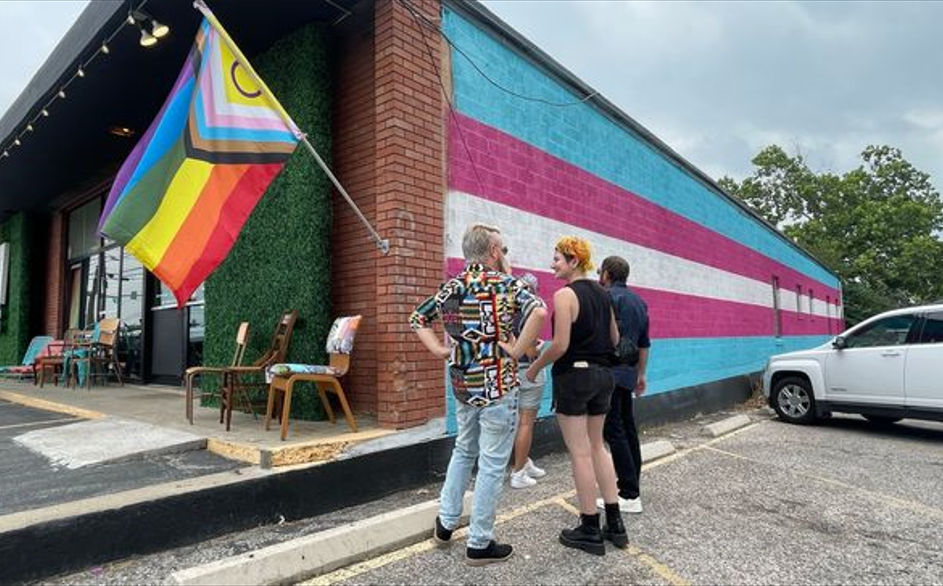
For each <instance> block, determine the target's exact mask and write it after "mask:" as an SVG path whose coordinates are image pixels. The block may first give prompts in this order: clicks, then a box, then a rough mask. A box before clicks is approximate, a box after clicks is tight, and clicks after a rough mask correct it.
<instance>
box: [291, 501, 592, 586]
mask: <svg viewBox="0 0 943 586" xmlns="http://www.w3.org/2000/svg"><path fill="white" fill-rule="evenodd" d="M573 496H576V491H575V490H568V491H566V492H562V493H560V494H556V495H553V496H552V497H549V498H545V499H542V500H539V501H536V502H533V503H530V504H528V505H525V506H523V507H518V508H516V509H513V510H511V511H508V512H506V513H501V514H498V516H497V517H496V519H495V525H500V524H502V523H507V522H508V521H511V520H512V519H516V518H518V517H520V516H521V515H526V514H527V513H530V512H533V511H536V510H537V509H540V508H543V507H547V506H550V505H553V504H555V501H556V499H561V500H562V499H565V498H569V497H573ZM467 535H468V527H462V528H461V529H456V530H455V532H454V533H453V534H452V540H453V541H458V540H461V539H464V538H465V537H466V536H467ZM429 536H430V537H429V539H426V540H424V541H420V542H419V543H416V544H414V545H410V546H408V547H405V548H403V549H398V550H396V551H392V552H390V553H387V554H383V555H381V556H378V557H375V558H372V559H369V560H366V561H363V562H360V563H358V564H354V565H352V566H347V567H346V568H341V569H339V570H335V571H333V572H330V573H328V574H323V575H321V576H316V577H314V578H312V579H310V580H306V581H304V582H301V583H300V584H303V585H304V586H327V585H329V584H334V583H336V582H341V581H343V580H349V579H351V578H354V577H356V576H359V575H360V574H363V573H365V572H369V571H371V570H376V569H379V568H382V567H383V566H386V565H389V564H392V563H394V562H398V561H402V560H404V559H407V558H410V557H412V556H414V555H418V554H420V553H424V552H427V551H431V550H433V549H435V547H436V546H435V543H434V542H433V541H432V526H431V525H430V526H429Z"/></svg>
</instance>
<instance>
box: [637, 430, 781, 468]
mask: <svg viewBox="0 0 943 586" xmlns="http://www.w3.org/2000/svg"><path fill="white" fill-rule="evenodd" d="M765 423H767V422H766V421H759V422H757V423H751V424H750V425H747V426H746V427H741V428H740V429H736V430H734V431H731V432H730V433H728V434H725V435H722V436H720V437H718V438H714V439H712V440H710V441H707V442H704V443H703V444H699V445H696V446H694V447H691V448H684V449H681V450H678V451H677V452H675V453H674V454H671V455H670V456H665V457H664V458H658V459H657V460H655V461H654V462H649V463H647V464H642V471H643V472H644V471H646V470H651V469H652V468H656V467H658V466H663V465H665V464H670V463H671V462H674V461H675V460H680V459H681V458H684V457H685V456H689V455H691V454H693V453H694V452H697V451H699V450H705V449H708V448H710V447H711V446H713V445H714V444H716V443H720V442H722V441H724V440H727V439H730V438H732V437H734V436H736V435H740V434H741V433H745V432H747V431H749V430H751V429H755V428H756V427H758V426H760V425H763V424H765Z"/></svg>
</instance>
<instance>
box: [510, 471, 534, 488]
mask: <svg viewBox="0 0 943 586" xmlns="http://www.w3.org/2000/svg"><path fill="white" fill-rule="evenodd" d="M536 485H537V481H536V480H534V479H533V478H531V477H530V476H528V475H527V468H521V469H520V470H518V471H517V472H511V488H530V487H532V486H536Z"/></svg>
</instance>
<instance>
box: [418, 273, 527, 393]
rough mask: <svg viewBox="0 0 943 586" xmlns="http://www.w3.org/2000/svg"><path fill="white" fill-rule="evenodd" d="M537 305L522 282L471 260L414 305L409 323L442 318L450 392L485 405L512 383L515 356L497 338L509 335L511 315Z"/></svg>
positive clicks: (508, 389) (524, 313)
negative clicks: (447, 342)
mask: <svg viewBox="0 0 943 586" xmlns="http://www.w3.org/2000/svg"><path fill="white" fill-rule="evenodd" d="M538 307H544V302H543V301H541V299H540V297H537V296H536V295H534V294H533V293H531V292H530V291H529V290H528V289H527V286H526V284H525V283H523V282H522V281H520V280H518V279H515V278H514V277H512V276H510V275H507V274H505V273H501V272H498V271H493V270H490V269H487V268H485V267H484V266H482V265H481V264H477V263H470V264H469V265H468V266H466V267H465V270H464V271H462V272H461V273H459V274H458V275H456V276H455V277H454V278H452V279H449V280H448V281H446V282H445V283H443V284H442V285H441V286H440V287H439V291H438V292H437V293H436V294H435V295H433V296H432V297H429V298H428V299H426V300H425V301H423V302H422V303H420V304H419V305H418V306H417V307H416V310H415V311H413V313H412V315H410V316H409V325H410V327H412V328H413V329H414V330H418V329H420V328H427V327H430V324H431V323H432V322H433V321H435V320H436V319H439V318H441V319H442V323H443V325H444V326H445V331H446V333H447V334H448V335H449V337H450V338H451V339H452V342H453V346H452V355H451V357H450V358H449V377H450V379H451V382H452V390H453V392H454V393H455V397H456V398H457V399H458V400H460V401H463V402H465V403H467V404H469V405H472V406H474V407H484V406H486V405H488V404H490V403H491V402H492V401H496V400H498V399H500V398H501V397H502V396H504V394H505V393H508V392H511V391H513V390H514V389H516V388H517V386H518V378H517V361H515V360H514V359H513V358H511V357H510V356H508V355H507V354H506V353H505V352H504V351H503V350H501V347H500V346H498V342H499V341H500V342H504V341H507V340H508V337H509V335H510V334H511V333H512V325H513V322H514V317H515V315H518V314H519V315H521V319H522V320H524V321H526V320H527V318H529V317H530V315H531V312H533V311H534V309H536V308H538Z"/></svg>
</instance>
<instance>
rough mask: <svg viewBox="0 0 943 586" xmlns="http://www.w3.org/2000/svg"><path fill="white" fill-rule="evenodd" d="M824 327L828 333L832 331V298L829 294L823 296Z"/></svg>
mask: <svg viewBox="0 0 943 586" xmlns="http://www.w3.org/2000/svg"><path fill="white" fill-rule="evenodd" d="M825 327H826V328H828V333H829V334H831V333H832V298H831V296H829V295H826V296H825Z"/></svg>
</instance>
